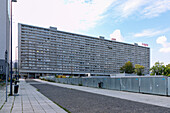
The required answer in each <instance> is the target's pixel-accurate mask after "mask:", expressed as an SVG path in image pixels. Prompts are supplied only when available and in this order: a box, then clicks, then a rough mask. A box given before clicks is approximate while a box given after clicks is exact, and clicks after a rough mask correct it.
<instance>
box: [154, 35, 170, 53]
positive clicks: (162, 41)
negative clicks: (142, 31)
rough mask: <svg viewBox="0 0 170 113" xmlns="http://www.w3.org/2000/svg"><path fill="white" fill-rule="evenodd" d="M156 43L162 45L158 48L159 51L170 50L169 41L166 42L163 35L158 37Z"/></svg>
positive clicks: (165, 51)
mask: <svg viewBox="0 0 170 113" xmlns="http://www.w3.org/2000/svg"><path fill="white" fill-rule="evenodd" d="M156 43H158V44H161V45H162V46H163V47H162V48H160V49H159V51H160V52H163V53H169V52H170V43H169V42H167V38H166V37H165V36H161V37H158V38H157V40H156Z"/></svg>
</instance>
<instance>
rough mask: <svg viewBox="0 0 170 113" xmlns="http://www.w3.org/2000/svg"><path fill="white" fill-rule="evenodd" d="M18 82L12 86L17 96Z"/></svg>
mask: <svg viewBox="0 0 170 113" xmlns="http://www.w3.org/2000/svg"><path fill="white" fill-rule="evenodd" d="M17 82H18V81H15V85H14V94H15V95H17V94H18V88H19V85H18V84H17Z"/></svg>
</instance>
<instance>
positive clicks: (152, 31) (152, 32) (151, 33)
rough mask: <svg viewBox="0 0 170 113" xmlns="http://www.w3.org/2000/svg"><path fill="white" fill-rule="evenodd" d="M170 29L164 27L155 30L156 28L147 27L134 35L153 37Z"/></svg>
mask: <svg viewBox="0 0 170 113" xmlns="http://www.w3.org/2000/svg"><path fill="white" fill-rule="evenodd" d="M169 30H170V29H163V30H155V29H145V30H143V31H142V32H140V33H136V34H134V35H133V36H134V37H153V36H157V35H159V34H163V33H165V32H168V31H169Z"/></svg>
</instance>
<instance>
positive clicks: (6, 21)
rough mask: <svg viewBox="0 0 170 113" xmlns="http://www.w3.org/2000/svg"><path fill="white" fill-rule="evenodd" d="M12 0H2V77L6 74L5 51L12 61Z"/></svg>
mask: <svg viewBox="0 0 170 113" xmlns="http://www.w3.org/2000/svg"><path fill="white" fill-rule="evenodd" d="M9 6H10V0H0V77H2V75H5V74H6V68H5V51H6V50H7V52H8V62H9V61H10V43H11V42H10V12H9V11H10V10H9Z"/></svg>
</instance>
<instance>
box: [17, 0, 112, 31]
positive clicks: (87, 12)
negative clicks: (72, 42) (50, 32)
mask: <svg viewBox="0 0 170 113" xmlns="http://www.w3.org/2000/svg"><path fill="white" fill-rule="evenodd" d="M113 1H114V0H107V1H105V2H103V0H68V1H65V0H20V1H18V2H17V3H16V4H15V6H14V11H15V20H16V21H19V22H22V23H28V24H35V25H40V26H49V25H51V26H56V27H58V28H59V29H64V30H69V31H80V30H89V29H90V28H92V27H94V26H95V25H96V24H97V22H98V21H100V20H101V19H102V18H103V17H104V15H103V13H104V12H105V11H106V10H107V8H108V7H109V6H110V5H111V3H112V2H113Z"/></svg>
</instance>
